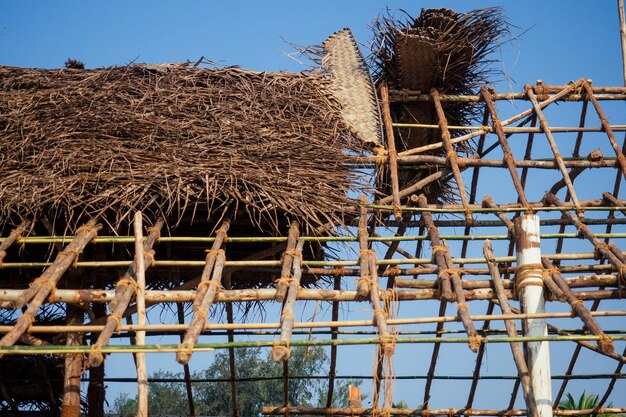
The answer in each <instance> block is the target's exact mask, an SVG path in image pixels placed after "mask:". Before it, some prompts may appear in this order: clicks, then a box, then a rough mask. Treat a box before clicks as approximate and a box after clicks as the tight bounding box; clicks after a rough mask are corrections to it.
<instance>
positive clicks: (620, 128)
mask: <svg viewBox="0 0 626 417" xmlns="http://www.w3.org/2000/svg"><path fill="white" fill-rule="evenodd" d="M624 97H625V98H626V96H624ZM393 127H398V128H405V129H406V128H413V129H433V130H435V129H440V126H439V125H433V124H423V123H394V124H393ZM609 127H610V128H611V129H612V130H613V131H614V132H624V131H626V125H609ZM448 129H449V130H453V131H454V130H457V131H468V130H469V131H473V132H472V133H468V134H466V135H463V136H459V137H458V138H454V139H452V141H453V142H452V143H453V144H454V143H459V142H463V141H466V140H468V139H473V138H475V137H477V136H480V135H485V134H488V133H496V130H495V129H494V128H493V127H491V126H448ZM502 131H503V132H504V133H506V134H509V135H511V134H525V133H543V130H542V128H541V127H534V126H529V127H524V126H516V127H502ZM550 132H551V133H583V132H588V133H600V132H604V128H602V127H576V126H554V127H550ZM459 139H463V140H459ZM426 146H429V148H426ZM440 147H441V145H438V146H434V144H432V145H425V146H424V147H420V148H414V149H415V150H417V149H419V150H420V152H416V151H414V152H411V153H406V154H404V153H403V154H402V155H401V156H407V155H413V154H415V153H421V152H425V151H426V150H433V149H438V148H440ZM405 152H407V151H405Z"/></svg>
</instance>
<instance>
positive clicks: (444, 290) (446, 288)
mask: <svg viewBox="0 0 626 417" xmlns="http://www.w3.org/2000/svg"><path fill="white" fill-rule="evenodd" d="M426 203H427V201H426V197H425V196H424V195H423V194H422V195H420V196H419V198H418V200H417V204H418V206H419V207H425V206H426ZM422 220H424V224H425V226H426V230H427V232H428V236H429V238H430V241H431V243H432V250H433V254H432V260H433V262H434V263H436V264H437V267H438V268H439V271H438V272H437V282H438V286H439V292H440V294H441V297H442V300H443V301H452V300H453V297H452V284H451V282H450V272H451V269H450V268H448V262H447V261H448V260H447V259H446V257H445V255H444V253H443V250H436V248H440V247H442V246H441V240H440V239H439V229H437V227H436V226H435V225H434V223H433V218H432V216H431V214H430V213H429V212H427V211H425V212H423V213H422Z"/></svg>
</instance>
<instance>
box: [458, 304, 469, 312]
mask: <svg viewBox="0 0 626 417" xmlns="http://www.w3.org/2000/svg"><path fill="white" fill-rule="evenodd" d="M461 310H464V311H468V310H469V307H468V306H467V303H457V305H456V311H457V312H458V314H461Z"/></svg>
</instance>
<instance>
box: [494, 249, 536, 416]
mask: <svg viewBox="0 0 626 417" xmlns="http://www.w3.org/2000/svg"><path fill="white" fill-rule="evenodd" d="M484 253H485V258H486V259H487V265H488V266H489V271H490V272H491V278H492V280H493V284H494V287H495V289H496V294H497V296H498V302H499V304H500V308H501V310H502V314H511V307H510V306H509V302H508V298H507V296H506V294H505V293H504V286H503V285H502V280H501V278H500V272H499V271H498V268H497V267H496V264H495V262H494V261H493V259H494V254H493V249H492V248H491V242H489V241H488V240H487V241H485V244H484ZM504 324H505V326H506V331H507V334H508V335H509V336H517V330H516V328H515V323H514V322H513V320H505V321H504ZM510 345H511V352H512V354H513V360H514V361H515V366H516V367H517V374H518V376H519V378H520V382H521V385H522V390H523V394H524V400H525V401H526V407H527V408H528V412H529V415H530V416H533V417H537V416H538V410H537V403H536V400H535V395H534V394H533V388H532V383H531V381H530V372H529V370H528V366H527V365H526V359H525V358H524V353H523V352H522V348H521V347H520V345H519V343H518V342H511V344H510Z"/></svg>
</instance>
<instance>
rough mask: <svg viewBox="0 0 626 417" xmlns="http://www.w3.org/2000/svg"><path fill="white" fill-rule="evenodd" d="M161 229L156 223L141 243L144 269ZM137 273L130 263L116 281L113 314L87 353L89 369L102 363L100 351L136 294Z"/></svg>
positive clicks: (119, 323) (133, 264)
mask: <svg viewBox="0 0 626 417" xmlns="http://www.w3.org/2000/svg"><path fill="white" fill-rule="evenodd" d="M162 227H163V221H161V220H160V221H157V223H156V224H155V225H154V226H153V227H152V228H151V229H150V233H149V234H148V237H147V238H146V239H145V241H144V242H143V252H144V264H145V265H144V267H145V268H149V267H150V266H151V265H152V264H153V260H154V251H153V250H152V246H154V244H155V243H156V242H157V240H158V238H159V235H160V234H161V228H162ZM137 271H138V266H137V264H136V263H135V262H132V264H131V265H130V266H129V267H128V270H127V271H126V273H125V274H124V276H123V277H122V278H121V279H120V280H119V281H118V284H117V286H116V289H115V296H114V297H113V299H111V300H110V303H109V308H111V310H112V311H113V312H112V313H111V314H109V315H108V316H107V319H106V324H105V326H104V328H103V329H102V332H101V333H100V335H99V336H98V340H97V341H96V343H95V344H92V345H91V350H90V352H89V365H90V366H91V367H97V366H100V365H101V364H102V362H103V361H104V356H103V355H102V349H103V347H104V346H106V344H107V343H108V342H109V339H110V338H111V334H112V333H113V332H114V331H116V330H117V329H118V328H119V327H120V325H121V318H122V317H123V314H124V312H125V311H126V308H127V307H128V304H129V303H130V300H131V298H132V297H133V295H135V293H136V288H135V286H136V285H137V283H136V282H135V280H134V278H133V277H136V276H137Z"/></svg>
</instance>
